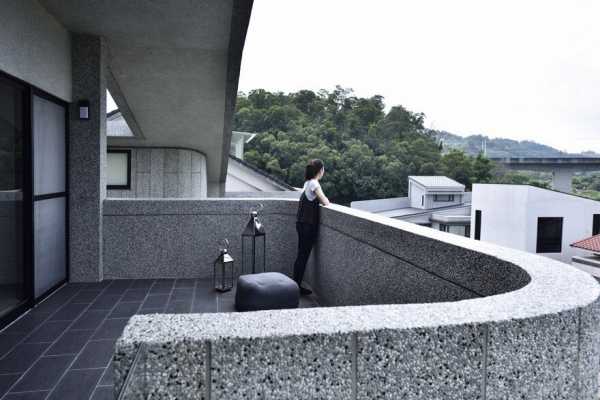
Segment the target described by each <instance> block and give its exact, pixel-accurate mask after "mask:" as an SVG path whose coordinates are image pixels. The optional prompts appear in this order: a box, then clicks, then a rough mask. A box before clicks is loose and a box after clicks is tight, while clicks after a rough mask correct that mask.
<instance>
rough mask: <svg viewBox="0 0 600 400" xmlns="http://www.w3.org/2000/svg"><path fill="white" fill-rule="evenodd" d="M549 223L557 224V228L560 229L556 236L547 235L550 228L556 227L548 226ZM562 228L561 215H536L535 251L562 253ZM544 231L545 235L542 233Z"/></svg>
mask: <svg viewBox="0 0 600 400" xmlns="http://www.w3.org/2000/svg"><path fill="white" fill-rule="evenodd" d="M549 224H557V227H558V230H559V231H560V234H559V235H558V238H556V237H554V238H551V237H548V235H547V232H548V231H549V230H550V229H554V228H556V227H551V226H548V225H549ZM544 228H545V229H544ZM563 228H564V218H563V217H538V220H537V237H536V246H535V252H536V253H538V254H548V253H555V254H556V253H562V242H563ZM544 233H546V235H544Z"/></svg>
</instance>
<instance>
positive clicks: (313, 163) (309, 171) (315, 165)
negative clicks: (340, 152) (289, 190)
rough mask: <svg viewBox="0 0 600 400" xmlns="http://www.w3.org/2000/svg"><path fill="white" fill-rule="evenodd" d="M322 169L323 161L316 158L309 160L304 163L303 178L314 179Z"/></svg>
mask: <svg viewBox="0 0 600 400" xmlns="http://www.w3.org/2000/svg"><path fill="white" fill-rule="evenodd" d="M322 169H323V161H321V160H319V159H318V158H315V159H314V160H310V161H309V162H308V164H307V165H306V169H305V170H304V180H305V181H308V180H310V179H314V178H315V177H316V176H317V175H318V174H319V172H320V171H321V170H322Z"/></svg>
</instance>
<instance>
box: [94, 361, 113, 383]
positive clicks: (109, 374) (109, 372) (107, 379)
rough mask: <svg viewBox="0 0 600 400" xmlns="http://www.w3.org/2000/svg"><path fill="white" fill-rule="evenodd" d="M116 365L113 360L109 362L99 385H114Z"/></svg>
mask: <svg viewBox="0 0 600 400" xmlns="http://www.w3.org/2000/svg"><path fill="white" fill-rule="evenodd" d="M114 372H115V371H114V367H113V365H112V362H111V363H109V364H108V367H106V369H105V370H104V374H102V378H101V379H100V382H98V386H113V385H114Z"/></svg>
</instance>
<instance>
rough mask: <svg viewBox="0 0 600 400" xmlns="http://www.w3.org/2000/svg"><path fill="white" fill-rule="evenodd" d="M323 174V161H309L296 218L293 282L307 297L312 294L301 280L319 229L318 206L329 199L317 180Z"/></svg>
mask: <svg viewBox="0 0 600 400" xmlns="http://www.w3.org/2000/svg"><path fill="white" fill-rule="evenodd" d="M324 174H325V167H324V165H323V161H321V160H318V159H315V160H311V161H310V162H309V163H308V165H307V166H306V170H305V172H304V188H303V189H302V195H301V196H300V203H299V204H298V214H297V216H296V231H297V232H298V256H297V257H296V262H295V263H294V280H295V281H296V283H297V284H298V286H299V287H300V294H302V295H309V294H311V293H312V292H311V291H310V290H309V289H307V288H305V287H302V285H301V284H302V278H303V277H304V270H305V269H306V263H307V262H308V257H309V256H310V251H311V250H312V248H313V245H314V244H315V241H316V240H317V232H318V228H319V204H322V205H324V206H327V205H329V199H327V197H326V196H325V194H324V193H323V190H322V189H321V185H320V184H319V180H320V179H321V178H322V177H323V175H324Z"/></svg>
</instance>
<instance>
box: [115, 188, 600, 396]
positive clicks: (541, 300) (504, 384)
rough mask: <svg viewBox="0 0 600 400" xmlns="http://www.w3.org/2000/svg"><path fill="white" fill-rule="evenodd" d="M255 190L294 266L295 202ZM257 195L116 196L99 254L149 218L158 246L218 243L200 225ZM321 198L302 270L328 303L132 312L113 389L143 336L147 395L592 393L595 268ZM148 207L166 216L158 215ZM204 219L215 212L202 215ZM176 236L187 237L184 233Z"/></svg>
mask: <svg viewBox="0 0 600 400" xmlns="http://www.w3.org/2000/svg"><path fill="white" fill-rule="evenodd" d="M261 202H262V203H263V204H264V205H265V209H264V212H263V219H264V220H265V223H266V225H267V227H268V229H270V231H269V232H268V233H267V235H268V238H269V239H268V242H267V254H268V256H269V258H270V260H271V261H270V262H269V263H268V268H269V269H271V270H281V271H282V272H285V273H290V272H291V269H290V268H291V263H293V258H294V255H295V246H296V239H295V231H294V213H295V207H296V202H295V201H293V200H264V201H261ZM255 203H256V199H252V200H240V199H235V200H226V199H224V200H207V201H191V200H190V201H167V200H162V201H161V200H152V201H150V200H148V201H145V200H107V201H106V202H105V207H104V210H105V211H104V215H105V217H104V218H105V219H104V223H105V224H104V225H105V257H107V255H109V254H120V253H119V251H120V250H118V249H115V248H111V247H110V246H116V245H117V244H116V243H115V242H114V241H113V240H116V239H117V237H118V238H119V240H125V241H126V240H130V241H132V243H129V246H130V247H131V248H134V249H135V246H136V245H139V243H138V242H137V239H136V238H135V236H133V235H138V234H141V232H142V229H143V230H144V231H145V234H146V235H147V240H149V242H150V243H149V244H148V247H149V246H152V245H154V246H159V247H160V246H161V242H160V241H159V240H158V239H156V238H159V237H160V235H161V234H160V231H161V230H162V229H163V228H164V227H165V224H166V226H167V232H168V233H169V234H170V235H173V239H172V240H176V239H178V240H180V241H181V240H184V241H185V240H188V239H185V235H188V236H191V237H194V238H195V243H199V242H200V245H202V243H204V244H205V245H207V244H206V243H208V240H207V241H206V242H201V241H199V240H198V236H201V235H202V234H205V231H208V230H210V229H211V227H212V229H217V232H216V233H215V234H214V235H215V238H216V237H217V236H218V235H221V236H222V234H227V233H230V232H231V233H233V232H238V231H239V230H240V229H241V227H242V226H243V223H244V222H245V220H246V217H247V213H248V212H249V211H250V209H251V208H252V207H253V206H254V204H255ZM322 211H323V212H322V224H321V229H320V238H319V244H318V246H317V248H316V251H315V252H314V257H313V259H312V260H311V264H310V266H309V274H308V280H309V282H310V284H311V285H312V287H313V288H314V289H315V290H316V293H317V295H318V297H319V301H320V302H321V303H322V304H323V305H326V306H328V307H321V308H313V309H297V310H282V311H261V312H252V313H233V314H191V315H167V314H162V315H160V314H155V315H143V316H135V317H133V318H132V319H131V320H130V322H129V324H128V325H127V327H126V329H125V332H124V333H123V336H122V337H121V338H120V339H119V341H118V342H117V347H116V353H115V357H114V362H115V374H116V385H115V389H116V390H119V389H120V387H121V386H122V383H123V381H124V377H125V376H126V375H127V373H128V372H129V368H130V365H131V362H132V360H133V357H134V355H135V353H136V349H137V348H138V347H139V346H140V345H141V344H142V343H143V344H144V345H145V348H146V350H145V352H146V355H145V357H144V359H143V360H144V361H143V366H144V370H145V371H146V373H147V376H146V378H147V379H145V380H144V382H145V383H144V385H142V386H140V388H139V389H138V390H137V391H135V393H137V394H138V395H145V394H148V393H153V395H154V396H158V397H164V398H168V397H169V396H175V397H177V398H190V399H248V398H253V399H254V398H264V399H396V398H405V399H436V398H443V399H486V400H489V399H507V398H510V399H512V398H522V399H538V398H539V399H574V400H575V399H576V400H587V399H590V400H591V399H595V398H596V397H597V393H598V373H599V369H600V359H599V356H598V344H599V343H598V340H599V337H598V332H599V328H600V327H599V326H598V325H599V318H598V317H599V311H600V310H598V307H599V302H598V296H599V294H600V289H599V286H598V284H597V283H596V281H595V280H594V279H593V278H591V277H590V276H589V275H587V274H585V273H583V272H580V271H578V270H576V269H575V268H573V267H571V266H569V265H566V264H562V263H560V262H557V261H554V260H551V259H548V258H543V257H539V256H536V255H532V254H528V253H523V252H519V251H514V250H511V249H507V248H502V247H498V246H494V245H491V244H486V243H481V242H477V241H472V240H469V239H467V238H462V237H459V236H455V235H450V234H446V233H444V232H438V231H434V230H431V229H428V228H424V227H419V226H416V225H412V224H408V223H404V222H402V221H396V220H391V219H387V218H383V217H378V216H375V215H372V214H368V213H364V212H360V211H357V210H352V209H349V208H346V207H341V206H335V205H334V206H331V207H328V208H325V209H323V210H322ZM182 217H185V218H182ZM111 218H113V220H110V219H111ZM152 218H159V219H160V221H161V222H162V224H160V223H159V224H156V225H152V224H151V219H152ZM136 219H140V220H141V221H136ZM171 219H172V220H173V221H171ZM185 219H187V220H188V222H187V223H186V222H183V221H184V220H185ZM107 220H108V221H107ZM123 220H127V221H129V222H130V223H131V224H134V225H135V224H140V225H139V227H137V228H136V229H132V230H127V229H125V230H124V231H118V229H117V228H118V227H117V226H116V225H117V224H120V223H121V222H122V221H123ZM209 220H212V221H213V223H212V225H210V226H207V225H205V224H204V222H206V221H209ZM181 224H183V226H180V227H179V228H178V230H175V231H170V230H169V229H174V227H175V226H178V225H181ZM153 226H154V227H153ZM204 227H206V229H205V228H204ZM219 227H223V228H219ZM138 229H139V230H138ZM107 232H108V234H107ZM180 234H183V235H184V237H177V236H176V235H180ZM206 234H208V233H206ZM269 234H271V236H269ZM111 235H114V239H111ZM129 235H132V236H129ZM189 240H190V243H191V239H189ZM190 246H191V244H190ZM280 246H281V249H278V247H280ZM194 248H195V247H194ZM205 250H206V249H205ZM132 251H134V252H135V251H136V250H132ZM170 251H175V248H171V247H169V246H168V245H167V246H164V247H162V252H163V253H164V254H166V255H165V256H164V257H167V258H168V257H173V258H175V257H176V256H175V255H174V254H169V252H170ZM278 251H279V253H278ZM290 252H291V253H290ZM181 257H183V256H181ZM194 257H197V259H196V261H197V262H196V263H195V265H196V270H192V269H191V268H190V269H189V273H190V274H192V272H194V273H195V274H196V275H190V276H201V274H203V273H206V271H204V272H203V270H202V268H200V269H198V266H199V265H200V266H201V265H202V262H201V261H202V260H203V258H202V257H203V256H202V250H197V253H195V254H194ZM107 260H108V257H107ZM182 260H187V259H186V258H182ZM159 261H160V259H159ZM198 261H200V262H198ZM131 262H133V261H131ZM144 263H146V261H144ZM144 263H142V264H143V265H146V264H144ZM149 264H150V263H149V262H148V265H149ZM158 264H160V262H159V263H158ZM184 267H185V268H187V266H186V265H184ZM105 268H106V267H105ZM140 268H141V267H140ZM155 268H156V267H155ZM151 271H152V273H155V274H159V273H163V272H161V270H160V269H155V270H151ZM123 272H124V271H122V272H119V273H123ZM113 276H115V277H118V276H117V275H116V273H115V275H113ZM151 276H158V275H151ZM134 373H135V371H134ZM132 398H133V397H132Z"/></svg>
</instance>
